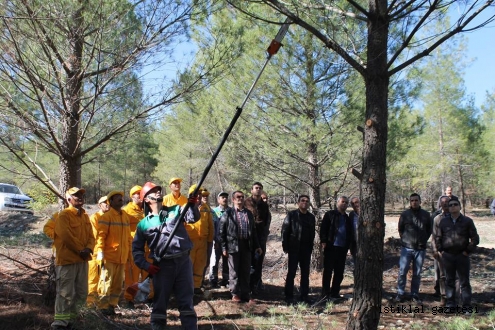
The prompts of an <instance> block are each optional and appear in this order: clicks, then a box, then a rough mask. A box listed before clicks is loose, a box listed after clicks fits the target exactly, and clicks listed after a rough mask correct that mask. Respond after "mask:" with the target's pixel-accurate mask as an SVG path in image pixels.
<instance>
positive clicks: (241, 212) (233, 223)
mask: <svg viewBox="0 0 495 330" xmlns="http://www.w3.org/2000/svg"><path fill="white" fill-rule="evenodd" d="M232 202H233V205H234V207H231V208H228V209H227V210H226V211H225V212H224V214H223V215H222V218H221V219H220V245H221V246H222V254H223V255H224V256H225V257H227V256H228V258H229V289H230V292H231V293H232V301H235V302H248V301H249V302H254V301H252V300H251V299H250V287H249V276H250V272H251V253H252V251H255V252H256V253H258V254H259V255H261V253H262V252H263V251H262V250H261V248H260V246H259V242H258V236H257V234H256V230H255V228H254V219H253V214H252V213H251V212H250V211H249V210H248V209H246V208H245V207H244V193H243V192H242V191H235V192H234V193H233V194H232Z"/></svg>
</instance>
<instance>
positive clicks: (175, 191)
mask: <svg viewBox="0 0 495 330" xmlns="http://www.w3.org/2000/svg"><path fill="white" fill-rule="evenodd" d="M181 182H182V179H181V178H171V179H170V180H169V181H168V186H169V187H170V194H168V195H165V196H164V197H163V206H175V205H179V206H181V207H184V206H185V205H186V204H187V197H186V196H184V195H182V194H181V193H180V187H181Z"/></svg>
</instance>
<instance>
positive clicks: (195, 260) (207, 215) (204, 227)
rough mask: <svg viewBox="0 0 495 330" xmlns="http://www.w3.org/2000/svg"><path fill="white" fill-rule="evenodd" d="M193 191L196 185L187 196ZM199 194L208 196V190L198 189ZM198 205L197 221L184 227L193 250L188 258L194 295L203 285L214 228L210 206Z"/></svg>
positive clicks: (198, 292)
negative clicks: (190, 263) (191, 269)
mask: <svg viewBox="0 0 495 330" xmlns="http://www.w3.org/2000/svg"><path fill="white" fill-rule="evenodd" d="M195 189H196V185H192V186H191V188H189V195H191V194H192V193H193V192H194V190H195ZM199 193H200V196H208V195H209V194H210V193H209V192H208V190H206V189H204V188H203V187H201V188H200V189H199ZM198 203H199V204H200V205H199V213H200V218H199V220H198V221H197V222H195V223H186V225H185V226H186V230H187V233H188V234H189V238H190V239H191V241H192V243H193V248H192V250H191V251H190V255H189V256H190V258H191V262H192V264H193V279H194V293H195V294H202V293H203V292H202V290H201V285H202V284H203V278H204V271H205V267H206V261H207V259H208V256H207V253H208V246H209V245H210V246H212V245H213V236H214V234H215V227H214V224H213V216H212V214H211V209H210V206H209V205H208V204H207V203H201V200H199V201H198ZM210 251H211V250H210Z"/></svg>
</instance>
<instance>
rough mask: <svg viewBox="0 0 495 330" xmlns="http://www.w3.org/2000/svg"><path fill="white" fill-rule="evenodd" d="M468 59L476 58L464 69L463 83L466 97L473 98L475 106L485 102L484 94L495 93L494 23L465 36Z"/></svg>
mask: <svg viewBox="0 0 495 330" xmlns="http://www.w3.org/2000/svg"><path fill="white" fill-rule="evenodd" d="M466 37H467V38H469V44H468V58H476V60H475V61H474V62H473V64H472V65H471V66H470V67H468V68H467V69H466V74H465V76H464V82H465V85H466V91H467V94H468V95H474V96H475V100H476V101H475V104H476V106H478V107H479V106H480V105H481V104H482V103H483V102H484V100H485V94H486V93H485V92H486V91H489V92H492V93H495V63H494V59H495V23H491V25H490V26H487V27H484V28H482V29H481V30H478V31H474V32H472V33H468V34H466Z"/></svg>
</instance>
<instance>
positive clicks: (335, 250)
mask: <svg viewBox="0 0 495 330" xmlns="http://www.w3.org/2000/svg"><path fill="white" fill-rule="evenodd" d="M347 250H348V249H346V248H345V247H341V246H333V245H330V246H329V245H328V244H327V246H326V247H325V249H324V256H323V279H322V291H323V292H322V293H323V295H325V296H338V295H339V292H340V285H341V284H342V280H343V279H344V269H345V258H346V256H347ZM332 273H333V279H332ZM330 280H331V281H332V288H331V289H330Z"/></svg>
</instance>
